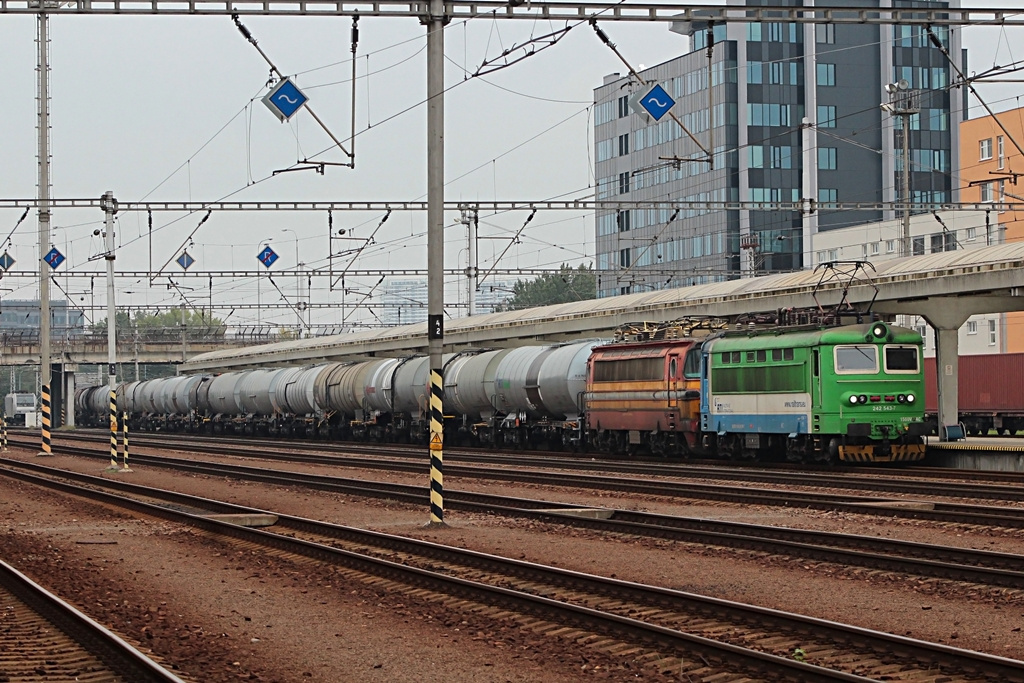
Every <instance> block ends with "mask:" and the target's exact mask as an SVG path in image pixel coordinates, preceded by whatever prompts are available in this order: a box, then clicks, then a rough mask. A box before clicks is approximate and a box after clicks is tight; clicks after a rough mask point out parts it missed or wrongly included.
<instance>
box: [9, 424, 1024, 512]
mask: <svg viewBox="0 0 1024 683" xmlns="http://www.w3.org/2000/svg"><path fill="white" fill-rule="evenodd" d="M12 443H13V444H15V445H23V446H26V447H32V446H33V445H34V444H32V443H31V442H25V441H21V440H20V439H19V440H12ZM132 443H133V444H136V445H139V444H137V443H136V441H133V442H132ZM142 445H143V446H145V447H148V448H161V449H167V450H179V451H193V452H205V453H211V454H216V455H222V456H232V455H234V456H239V457H246V458H253V457H258V458H260V459H266V460H272V461H282V462H297V463H304V464H323V465H331V466H345V467H358V468H362V469H379V470H390V471H399V472H416V473H426V471H427V463H426V461H425V460H421V461H419V462H417V461H413V460H410V459H409V458H403V459H400V460H390V459H382V458H380V457H376V458H371V457H364V456H335V455H318V454H315V453H302V452H298V451H297V450H296V449H294V448H291V449H269V448H265V447H263V448H261V449H260V450H259V451H258V452H254V451H253V449H252V446H249V447H248V448H239V447H217V446H215V445H212V444H200V445H199V447H197V448H194V447H192V445H191V442H190V441H188V440H185V441H178V442H166V441H161V442H159V443H151V444H146V443H143V444H142ZM53 449H54V452H64V453H68V454H74V455H82V456H86V457H96V458H107V457H108V456H107V454H106V453H105V452H103V451H102V450H98V449H95V448H88V447H75V446H68V445H65V444H63V443H58V442H55V443H54V445H53ZM141 457H142V456H139V455H134V456H132V460H133V461H134V462H143V461H142V460H141ZM445 475H446V476H448V477H465V478H468V479H489V480H498V481H516V482H524V483H531V484H539V485H544V486H560V487H573V488H586V489H596V490H605V491H616V492H624V493H635V494H643V495H652V496H661V497H667V498H684V499H696V500H717V501H725V502H732V503H741V504H750V505H768V506H784V507H803V508H808V509H816V510H838V511H843V512H852V513H856V514H866V515H876V516H885V517H901V518H909V519H925V520H931V521H938V522H947V523H955V524H973V525H979V526H992V527H1005V528H1015V529H1021V528H1024V507H999V506H982V505H970V504H962V503H947V502H941V501H923V502H922V501H908V500H905V499H893V498H876V497H870V496H853V495H838V494H828V493H820V492H806V491H794V490H784V489H756V488H751V487H749V486H723V485H715V484H707V483H703V482H701V483H689V482H679V481H667V480H659V481H653V480H644V479H626V478H623V477H613V476H598V475H585V474H574V473H566V472H558V471H538V470H525V469H511V468H504V467H503V468H485V467H479V466H464V465H452V464H446V465H445ZM961 494H962V492H961ZM962 495H965V494H962ZM958 497H959V496H958Z"/></svg>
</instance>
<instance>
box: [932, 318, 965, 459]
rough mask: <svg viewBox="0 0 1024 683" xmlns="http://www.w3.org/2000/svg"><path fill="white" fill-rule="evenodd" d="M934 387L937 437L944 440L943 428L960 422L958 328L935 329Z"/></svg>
mask: <svg viewBox="0 0 1024 683" xmlns="http://www.w3.org/2000/svg"><path fill="white" fill-rule="evenodd" d="M935 372H936V374H937V375H938V377H937V378H936V380H937V381H936V385H935V386H936V388H937V389H938V392H939V439H940V440H941V441H946V440H947V439H946V434H945V430H944V428H945V427H946V426H947V425H957V424H960V415H959V411H958V404H957V399H958V397H959V395H960V393H959V391H960V376H959V374H960V328H959V327H957V328H954V329H948V328H936V330H935Z"/></svg>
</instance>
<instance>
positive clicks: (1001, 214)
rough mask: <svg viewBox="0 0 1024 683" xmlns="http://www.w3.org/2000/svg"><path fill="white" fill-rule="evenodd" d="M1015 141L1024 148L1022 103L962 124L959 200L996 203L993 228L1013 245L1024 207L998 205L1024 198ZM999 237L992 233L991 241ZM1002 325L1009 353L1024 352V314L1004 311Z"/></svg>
mask: <svg viewBox="0 0 1024 683" xmlns="http://www.w3.org/2000/svg"><path fill="white" fill-rule="evenodd" d="M996 119H998V122H997V121H996ZM1000 124H1002V125H1001V126H1000ZM1004 128H1005V130H1004ZM1017 144H1020V145H1021V146H1022V147H1024V107H1020V108H1017V109H1011V110H1009V111H1004V112H997V113H996V115H995V118H993V117H992V116H983V117H979V118H975V119H969V120H967V121H964V122H962V123H961V124H960V169H959V171H960V176H959V184H960V188H961V189H960V201H962V202H991V203H993V205H994V207H993V211H992V221H991V224H992V225H993V226H996V225H997V224H998V228H993V229H997V230H1005V235H1003V236H1002V238H1003V239H1002V241H1005V242H1006V243H1010V244H1012V243H1017V242H1020V241H1022V240H1024V211H1018V210H1013V209H1010V210H1007V211H1000V210H999V206H998V204H999V203H1000V202H1002V201H1007V202H1014V203H1021V202H1024V153H1022V152H1021V150H1020V149H1018V148H1017ZM1018 179H1019V181H1018ZM979 232H980V231H979ZM998 237H999V236H997V235H992V236H991V238H992V240H991V241H992V243H993V244H995V243H997V242H998V241H1000V240H999V239H998ZM1001 327H1002V329H1003V334H1004V335H1005V339H1004V340H1003V341H1004V344H1003V345H1002V347H1003V349H1005V352H1008V353H1017V352H1022V351H1024V313H1008V314H1006V316H1005V319H1004V324H1003V325H1002V326H1001Z"/></svg>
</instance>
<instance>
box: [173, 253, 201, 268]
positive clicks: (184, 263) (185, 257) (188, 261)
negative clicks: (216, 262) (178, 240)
mask: <svg viewBox="0 0 1024 683" xmlns="http://www.w3.org/2000/svg"><path fill="white" fill-rule="evenodd" d="M175 260H176V261H177V263H178V265H179V266H181V269H182V270H188V269H189V267H190V266H191V265H192V264H193V263H195V262H196V260H195V259H194V258H192V255H191V254H189V253H188V252H187V251H183V252H181V256H179V257H178V258H177V259H175Z"/></svg>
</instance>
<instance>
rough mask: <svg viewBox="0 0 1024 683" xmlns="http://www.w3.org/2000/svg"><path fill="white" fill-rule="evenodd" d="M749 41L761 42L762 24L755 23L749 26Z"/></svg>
mask: <svg viewBox="0 0 1024 683" xmlns="http://www.w3.org/2000/svg"><path fill="white" fill-rule="evenodd" d="M747 40H751V41H757V42H760V40H761V24H758V23H754V22H751V23H749V24H747Z"/></svg>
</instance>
